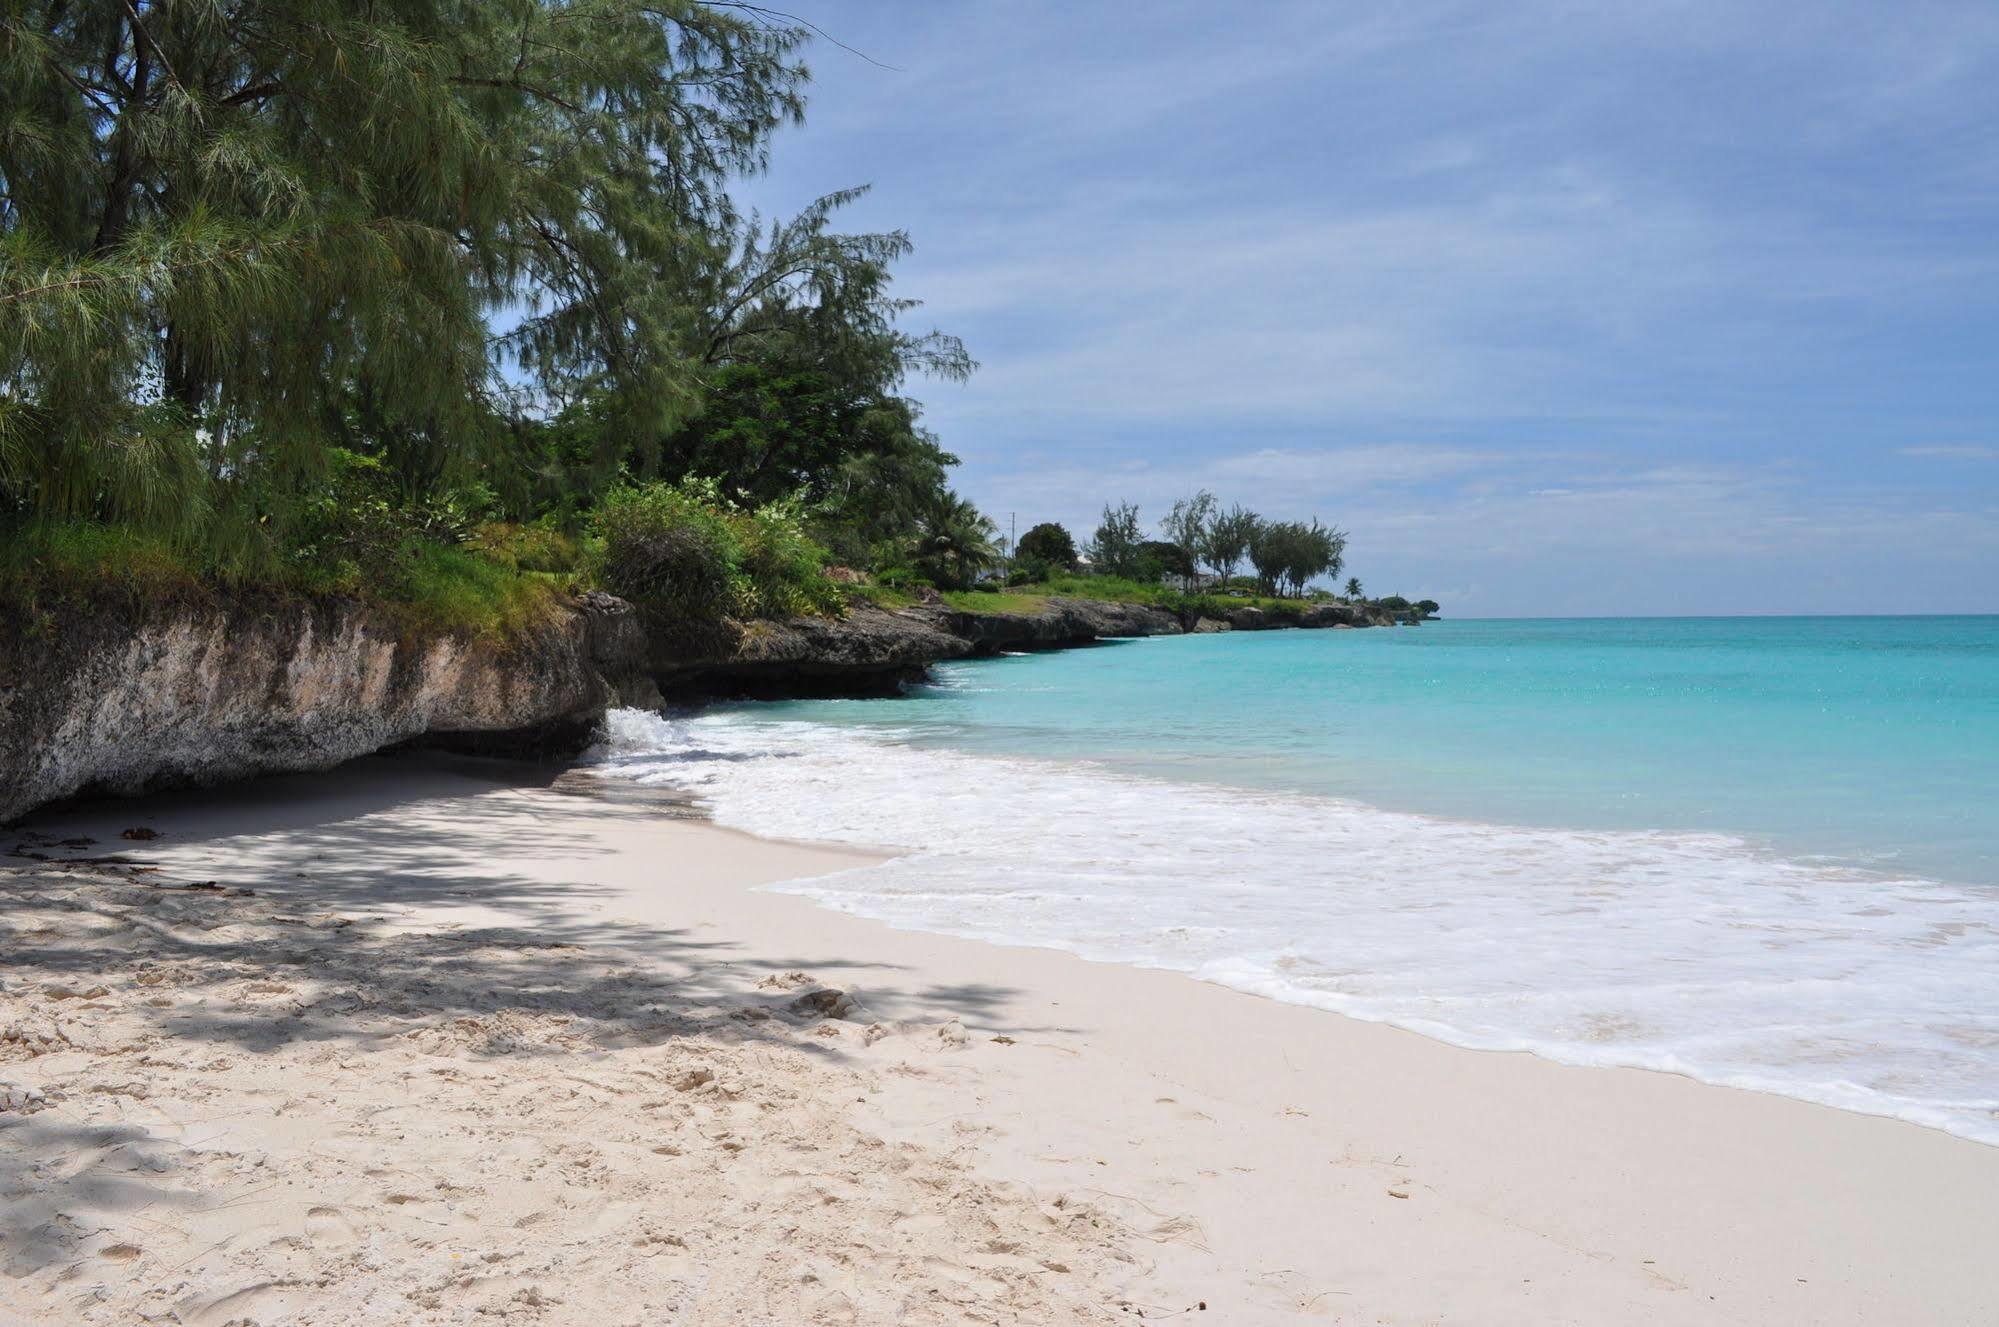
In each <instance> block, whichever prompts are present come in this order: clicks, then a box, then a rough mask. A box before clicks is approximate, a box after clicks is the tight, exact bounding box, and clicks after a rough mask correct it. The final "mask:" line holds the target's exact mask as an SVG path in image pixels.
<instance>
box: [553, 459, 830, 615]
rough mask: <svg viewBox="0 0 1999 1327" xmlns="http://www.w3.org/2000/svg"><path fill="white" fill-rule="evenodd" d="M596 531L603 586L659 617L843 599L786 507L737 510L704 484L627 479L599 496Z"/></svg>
mask: <svg viewBox="0 0 1999 1327" xmlns="http://www.w3.org/2000/svg"><path fill="white" fill-rule="evenodd" d="M596 533H597V536H598V542H597V551H596V559H595V564H594V568H593V569H594V571H595V572H596V574H597V576H598V577H599V578H600V580H601V582H602V584H603V585H604V587H605V588H606V589H608V590H610V591H611V592H612V593H613V594H617V595H621V596H623V597H624V598H627V599H630V600H631V601H632V602H634V603H636V604H638V605H640V606H641V607H643V608H645V609H646V610H647V611H648V612H650V613H652V614H653V615H654V616H655V618H657V619H658V620H660V621H662V622H664V623H667V624H672V625H676V626H681V627H685V626H689V625H700V624H705V623H711V622H717V621H720V620H721V619H723V618H727V617H736V618H759V617H786V616H790V615H793V614H797V613H837V612H838V611H839V610H840V608H841V606H842V605H843V604H844V603H845V602H846V599H845V596H844V595H843V594H842V593H841V590H840V587H839V586H838V585H836V584H835V583H834V582H833V581H832V580H831V579H830V578H828V577H827V575H826V571H825V556H826V554H825V550H824V549H823V548H821V547H820V546H819V545H818V544H817V543H815V542H813V541H812V539H811V538H810V537H808V536H807V535H806V533H805V531H804V529H803V526H802V523H801V522H800V520H799V517H798V514H797V511H796V509H795V508H794V507H793V506H792V505H790V504H784V503H775V504H767V505H765V506H763V507H760V508H757V509H755V510H751V511H742V510H739V509H737V508H735V507H732V506H731V505H729V504H728V503H727V502H725V501H724V500H723V499H722V497H721V496H720V493H719V492H718V490H717V489H716V487H715V486H714V485H713V484H712V483H702V482H699V481H690V482H688V483H686V484H665V483H654V484H644V485H631V486H626V487H624V488H619V489H614V490H612V491H611V492H610V493H609V494H607V495H606V496H605V498H604V501H603V503H602V505H601V506H600V507H599V509H598V512H597V517H596Z"/></svg>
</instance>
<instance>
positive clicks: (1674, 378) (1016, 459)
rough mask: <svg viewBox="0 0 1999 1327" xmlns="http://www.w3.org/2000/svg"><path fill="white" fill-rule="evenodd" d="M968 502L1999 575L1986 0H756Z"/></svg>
mask: <svg viewBox="0 0 1999 1327" xmlns="http://www.w3.org/2000/svg"><path fill="white" fill-rule="evenodd" d="M790 7H791V9H792V10H793V12H795V13H797V14H799V15H801V16H802V17H805V18H808V19H810V20H811V21H813V22H815V23H817V24H818V25H819V26H821V27H822V28H824V29H826V30H827V31H828V32H830V33H831V34H833V35H834V36H836V37H838V38H839V39H840V40H841V41H843V42H846V43H847V44H849V45H851V46H853V47H856V48H858V49H859V50H861V51H864V52H866V53H867V55H869V56H871V57H873V59H874V60H877V61H880V62H882V63H883V64H886V65H890V66H893V68H889V69H885V68H881V67H878V66H877V65H875V64H871V63H868V62H867V61H865V60H862V59H859V58H856V57H855V56H852V55H849V54H846V53H845V52H843V51H841V50H839V49H838V48H837V47H835V46H832V45H829V44H827V43H825V42H823V41H822V42H819V43H817V44H816V46H815V48H814V50H813V51H812V53H811V56H810V61H811V64H812V67H813V72H814V86H815V91H814V93H813V96H812V101H811V105H810V107H809V110H808V115H807V124H806V126H805V127H804V128H802V129H796V130H792V131H789V132H787V133H786V134H785V135H783V136H782V137H781V138H780V139H779V140H778V143H777V145H776V150H775V154H774V161H773V165H772V170H771V172H770V173H769V175H768V176H767V177H764V178H760V179H758V180H756V181H754V182H752V183H751V184H750V185H749V186H748V187H747V189H746V190H745V196H746V198H747V199H748V200H749V201H750V202H751V203H753V204H754V205H756V206H758V207H760V208H762V209H764V210H765V211H766V212H778V211H783V212H788V211H791V210H793V209H795V208H796V207H797V206H799V205H800V204H802V203H804V202H805V201H807V200H809V199H810V198H812V197H815V196H817V195H818V194H821V193H825V192H828V191H830V190H833V189H837V188H843V187H846V186H850V185H855V184H872V185H873V186H874V188H873V192H872V193H871V194H870V195H869V196H868V197H867V198H866V199H865V200H864V201H863V202H862V203H860V204H858V205H856V206H855V207H854V208H852V209H850V210H849V211H848V212H847V213H846V214H845V217H846V219H845V223H844V224H845V227H846V228H849V229H883V228H891V227H902V228H905V229H907V230H908V231H909V232H910V233H911V235H912V236H913V238H914V239H915V241H916V246H917V248H916V253H915V255H914V256H913V257H912V258H910V259H909V260H907V261H906V262H905V263H904V264H903V265H902V267H901V268H900V269H899V272H900V276H899V279H898V282H897V288H898V291H899V293H902V294H906V295H908V296H911V297H914V298H918V299H921V300H923V301H924V302H925V307H924V308H923V309H922V310H921V311H920V312H919V313H918V314H917V315H915V316H914V318H913V319H912V323H913V324H914V325H917V326H919V327H928V326H931V325H935V326H938V327H942V328H944V329H946V330H948V331H952V332H955V333H957V334H959V335H961V336H963V337H964V338H965V340H966V342H967V344H968V345H969V347H970V349H971V351H972V353H973V355H974V356H975V357H976V358H978V359H979V361H980V362H981V365H982V368H981V370H980V372H979V373H978V374H977V375H976V377H975V378H974V379H973V380H972V382H971V383H970V384H968V385H964V386H955V385H951V384H946V383H937V382H918V383H916V384H914V385H913V394H914V395H916V396H917V397H919V398H920V399H922V400H923V401H924V402H925V403H926V407H927V412H926V414H927V419H928V422H929V423H930V425H931V426H932V427H934V428H935V429H936V430H937V431H938V432H939V433H940V434H941V435H942V436H943V438H944V440H945V442H946V444H947V445H948V446H949V447H950V448H951V449H952V450H954V451H955V452H957V453H958V454H959V455H960V456H962V457H963V458H964V462H965V463H964V466H963V468H962V470H961V471H960V473H959V487H960V488H961V489H962V490H963V491H965V492H966V493H967V494H968V495H970V496H971V497H972V498H974V499H975V500H976V501H977V502H979V503H980V505H981V506H983V507H984V508H985V509H986V510H987V511H989V512H992V513H994V514H996V515H997V516H998V517H999V518H1000V519H1001V521H1002V522H1004V520H1005V516H1006V513H1008V512H1009V511H1013V512H1018V514H1019V519H1020V522H1021V528H1023V529H1025V528H1026V526H1027V525H1028V524H1029V523H1031V522H1033V521H1037V520H1043V519H1055V520H1061V521H1063V522H1064V523H1066V524H1068V525H1070V527H1071V528H1072V529H1075V530H1076V531H1077V533H1078V535H1079V537H1081V536H1083V535H1085V534H1087V532H1088V530H1089V529H1091V528H1092V527H1094V525H1095V523H1096V517H1097V513H1098V511H1099V509H1100V508H1101V507H1102V505H1103V503H1104V502H1105V501H1108V500H1112V499H1120V498H1121V499H1129V500H1132V501H1136V502H1138V503H1139V504H1140V506H1141V512H1142V514H1143V515H1144V516H1145V517H1147V518H1148V519H1156V518H1157V517H1158V516H1160V515H1163V514H1164V512H1165V509H1166V506H1167V505H1168V503H1170V501H1171V500H1172V499H1173V498H1174V497H1176V496H1179V495H1181V494H1183V493H1186V492H1189V491H1191V490H1193V489H1195V488H1197V487H1207V488H1210V489H1212V490H1214V491H1215V492H1216V493H1217V494H1218V495H1220V496H1221V497H1222V499H1223V500H1224V501H1225V502H1226V501H1231V500H1233V501H1241V502H1243V503H1245V504H1247V505H1249V506H1252V507H1254V508H1256V509H1258V510H1260V511H1262V512H1264V513H1265V514H1267V515H1272V516H1305V515H1311V514H1316V515H1319V516H1322V517H1324V518H1326V519H1327V520H1330V521H1332V522H1334V523H1336V524H1338V525H1340V526H1343V527H1344V528H1346V529H1347V530H1348V531H1349V532H1350V533H1351V536H1352V538H1351V543H1350V549H1349V562H1350V569H1351V570H1352V571H1354V572H1355V573H1357V574H1358V575H1359V576H1360V577H1361V578H1362V580H1363V581H1364V582H1366V584H1367V585H1368V587H1369V589H1370V590H1371V591H1374V592H1392V591H1400V592H1403V593H1406V594H1408V595H1410V596H1411V597H1417V596H1420V595H1428V596H1430V597H1433V598H1436V599H1438V600H1441V601H1442V602H1443V603H1444V604H1445V607H1446V610H1447V611H1452V610H1455V611H1457V612H1460V613H1462V614H1465V615H1468V616H1487V615H1512V614H1615V613H1701V612H1719V613H1745V612H1779V613H1796V612H1881V611H1908V612H1942V611H1960V612H1963V611H1982V612H1999V5H1994V4H1991V3H1984V4H1924V3H1919V2H1917V3H1896V4H1881V3H1878V0H1876V2H1874V3H1868V4H1846V3H1839V2H1837V0H1835V2H1829V3H1815V4H1811V5H1803V4H1789V3H1782V4H1777V3H1766V4H1761V5H1758V4H1743V3H1739V2H1737V3H1710V2H1709V0H1682V2H1679V3H1663V2H1662V3H1650V2H1648V0H1620V3H1616V4H1609V3H1596V4H1570V3H1554V2H1550V3H1541V4H1525V5H1516V4H1512V3H1503V2H1500V0H1483V2H1480V3H1465V4H1455V3H1398V4H1377V3H1365V2H1353V3H1345V2H1342V3H1332V2H1330V0H1318V2H1316V3H1287V2H1286V0H1259V3H1256V4H1253V5H1216V4H1214V3H1212V0H1210V2H1209V3H1204V4H1181V3H1170V2H1169V3H1147V4H1137V3H1108V2H1106V3H1080V4H1079V3H1074V2H1073V0H1071V2H1070V3H1045V4H1043V3H1005V4H1000V3H987V4H980V5H973V4H966V3H943V4H927V5H926V4H916V3H886V2H885V0H792V3H791V6H790Z"/></svg>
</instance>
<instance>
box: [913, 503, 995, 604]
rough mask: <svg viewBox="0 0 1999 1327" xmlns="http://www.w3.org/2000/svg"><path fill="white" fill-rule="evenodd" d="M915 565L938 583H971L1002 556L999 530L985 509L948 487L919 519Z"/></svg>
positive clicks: (963, 585) (952, 585)
mask: <svg viewBox="0 0 1999 1327" xmlns="http://www.w3.org/2000/svg"><path fill="white" fill-rule="evenodd" d="M919 528H920V530H921V533H920V534H918V535H917V539H916V558H915V561H916V566H917V568H918V570H920V571H922V572H923V573H924V574H925V575H927V576H929V577H930V579H931V580H932V581H935V582H936V583H937V584H939V585H942V586H944V587H946V588H947V589H949V588H963V587H965V586H967V585H970V584H971V583H972V581H973V580H974V579H975V578H976V577H977V576H978V574H979V573H980V572H981V571H984V570H985V569H986V568H987V567H990V566H992V565H993V563H994V562H996V561H997V560H998V558H999V548H998V545H997V543H996V540H997V538H998V534H999V531H998V530H997V529H996V528H995V527H994V526H993V523H992V522H991V521H990V520H988V519H987V518H986V516H985V514H984V513H983V512H981V511H980V510H979V509H978V508H977V507H975V506H973V505H972V504H971V503H970V502H969V501H967V500H966V499H964V498H961V497H959V496H958V495H957V494H956V493H953V492H952V491H951V490H949V489H945V490H944V491H942V492H941V493H939V494H938V495H937V496H936V498H935V499H934V500H933V501H932V502H931V504H930V506H929V508H928V509H927V510H926V511H925V512H924V513H923V514H922V516H921V517H920V518H919Z"/></svg>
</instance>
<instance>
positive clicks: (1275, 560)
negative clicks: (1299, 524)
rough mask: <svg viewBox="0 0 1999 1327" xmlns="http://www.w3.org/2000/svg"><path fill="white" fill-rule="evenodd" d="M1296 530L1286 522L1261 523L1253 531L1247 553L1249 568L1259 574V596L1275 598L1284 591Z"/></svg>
mask: <svg viewBox="0 0 1999 1327" xmlns="http://www.w3.org/2000/svg"><path fill="white" fill-rule="evenodd" d="M1293 528H1294V527H1293V526H1292V525H1291V523H1290V522H1287V521H1263V520H1259V521H1258V522H1257V523H1256V525H1255V526H1254V527H1253V528H1252V529H1251V530H1250V533H1249V543H1248V546H1247V550H1246V551H1247V554H1248V557H1249V565H1250V566H1251V567H1252V568H1254V569H1255V571H1256V588H1257V591H1258V592H1259V593H1261V594H1270V595H1274V594H1277V593H1278V592H1279V591H1280V590H1281V589H1282V588H1283V578H1284V569H1285V566H1286V564H1287V561H1288V559H1289V557H1290V539H1291V531H1292V530H1293Z"/></svg>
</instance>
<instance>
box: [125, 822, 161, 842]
mask: <svg viewBox="0 0 1999 1327" xmlns="http://www.w3.org/2000/svg"><path fill="white" fill-rule="evenodd" d="M159 836H160V831H158V830H157V829H149V828H147V827H146V826H144V825H134V826H132V828H130V829H128V830H124V831H123V832H121V833H120V834H119V835H118V837H119V838H121V839H156V838H158V837H159Z"/></svg>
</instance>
